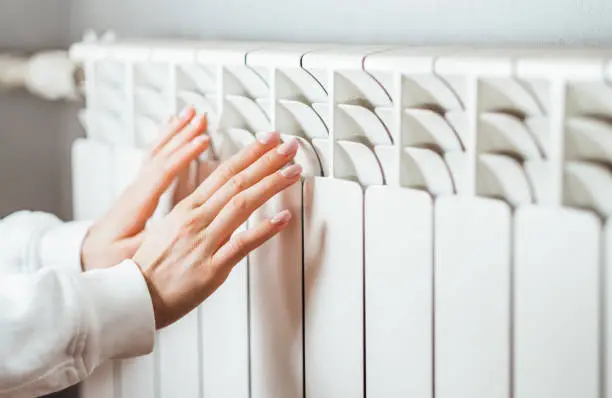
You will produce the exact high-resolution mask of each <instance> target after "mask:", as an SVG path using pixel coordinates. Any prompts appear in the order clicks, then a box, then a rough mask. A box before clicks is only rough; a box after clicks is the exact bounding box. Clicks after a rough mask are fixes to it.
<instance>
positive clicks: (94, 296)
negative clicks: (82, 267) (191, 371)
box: [80, 260, 155, 369]
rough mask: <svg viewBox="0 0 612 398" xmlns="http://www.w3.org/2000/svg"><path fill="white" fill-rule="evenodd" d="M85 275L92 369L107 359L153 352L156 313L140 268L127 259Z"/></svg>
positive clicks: (88, 351) (87, 356) (87, 349)
mask: <svg viewBox="0 0 612 398" xmlns="http://www.w3.org/2000/svg"><path fill="white" fill-rule="evenodd" d="M80 277H81V278H83V280H84V281H83V291H82V295H83V299H84V300H83V301H84V302H87V303H89V305H88V306H84V307H83V319H84V320H85V322H86V324H85V329H86V330H85V332H86V335H87V338H86V342H85V351H84V357H85V358H84V359H85V362H86V364H87V366H88V367H89V369H92V368H93V367H96V366H97V365H99V364H100V363H102V362H104V361H106V360H107V359H116V358H128V357H134V356H140V355H145V354H148V353H150V352H151V351H152V350H153V344H154V340H155V316H154V314H153V304H152V302H151V296H150V294H149V289H148V287H147V284H146V282H145V279H144V277H143V276H142V273H141V272H140V269H139V268H138V266H137V265H136V263H134V262H133V261H132V260H125V261H123V262H122V263H120V264H119V265H116V266H114V267H112V268H109V269H104V270H93V271H88V272H85V273H83V274H81V275H80Z"/></svg>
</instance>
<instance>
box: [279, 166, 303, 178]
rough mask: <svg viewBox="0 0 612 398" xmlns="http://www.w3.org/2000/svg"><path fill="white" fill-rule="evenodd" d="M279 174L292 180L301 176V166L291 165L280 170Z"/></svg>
mask: <svg viewBox="0 0 612 398" xmlns="http://www.w3.org/2000/svg"><path fill="white" fill-rule="evenodd" d="M281 174H282V176H283V177H286V178H293V177H295V176H298V175H300V174H302V166H300V165H299V164H292V165H291V166H289V167H285V168H284V169H282V170H281Z"/></svg>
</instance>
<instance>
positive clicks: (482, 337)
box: [71, 41, 612, 398]
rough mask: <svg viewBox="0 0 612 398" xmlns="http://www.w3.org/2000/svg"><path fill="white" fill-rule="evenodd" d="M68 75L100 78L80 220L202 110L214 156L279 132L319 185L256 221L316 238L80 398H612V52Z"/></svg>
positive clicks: (197, 58)
mask: <svg viewBox="0 0 612 398" xmlns="http://www.w3.org/2000/svg"><path fill="white" fill-rule="evenodd" d="M71 54H72V57H73V58H74V59H76V60H78V61H82V62H83V63H84V67H85V71H86V79H87V80H86V94H87V106H86V109H85V110H84V111H83V113H82V115H81V117H82V121H83V122H84V125H85V128H86V131H87V138H86V139H83V140H80V141H78V142H76V143H75V145H74V148H73V162H74V179H75V181H74V183H75V184H74V199H75V212H76V213H75V214H76V217H77V218H91V217H96V216H99V215H100V214H102V212H103V211H104V210H105V209H107V208H108V206H109V205H110V203H111V202H112V200H113V198H115V197H116V195H117V193H118V192H119V190H120V189H121V187H122V186H124V185H125V184H126V183H127V182H129V181H130V179H131V178H133V175H134V172H135V171H136V169H137V167H138V163H139V161H140V156H141V155H142V152H141V151H142V150H143V148H145V147H146V146H147V144H148V143H149V142H150V141H151V139H152V138H153V137H154V134H155V131H156V127H157V126H158V125H159V124H160V122H161V121H162V120H163V119H164V118H165V117H167V116H168V115H170V114H171V113H174V112H176V111H177V110H178V109H179V108H181V107H182V106H183V105H184V104H187V103H189V104H193V105H195V107H196V108H197V110H198V111H200V112H207V113H208V116H209V118H210V119H211V121H212V123H211V127H210V133H211V136H212V138H213V146H214V154H215V155H216V156H217V157H218V158H219V159H221V160H223V159H225V158H227V157H228V156H229V155H231V154H232V153H234V152H235V151H236V149H237V148H240V147H242V146H244V145H246V144H248V143H249V142H252V141H253V140H254V133H257V132H259V131H268V130H272V129H277V130H279V131H280V132H281V133H282V134H285V135H288V136H297V137H299V140H300V144H301V147H300V150H299V153H298V156H297V161H298V162H299V163H301V164H302V165H303V166H304V169H305V171H306V173H305V174H306V176H305V178H304V180H303V184H301V185H300V184H298V185H296V186H294V187H292V188H291V189H289V190H287V191H286V192H283V193H282V194H280V195H278V196H277V197H275V198H274V199H273V200H271V201H270V202H269V203H268V204H266V205H265V206H264V208H262V209H261V210H260V211H259V212H258V213H257V214H255V215H254V216H253V218H255V219H257V218H260V217H262V216H265V215H272V214H274V213H275V212H276V211H277V210H279V209H281V208H289V209H291V210H292V211H293V213H294V214H296V215H300V214H301V215H302V217H296V218H295V219H294V222H293V223H292V224H291V227H289V228H288V229H287V230H286V231H285V232H283V233H282V234H281V235H280V236H278V237H277V238H275V239H273V240H272V241H270V242H269V243H267V244H266V245H265V246H264V247H262V248H261V249H259V250H257V251H255V252H253V253H252V254H251V255H250V256H249V257H248V259H246V260H245V261H243V262H242V264H240V265H239V266H237V267H236V269H235V270H234V271H233V273H232V275H231V276H230V278H229V280H228V281H227V283H226V284H225V285H223V286H222V287H221V288H220V289H219V291H218V292H216V293H215V294H214V295H213V296H212V297H211V298H209V299H208V300H207V301H206V302H205V303H204V304H203V305H202V306H201V307H200V308H199V309H198V310H197V311H194V312H193V313H192V314H190V315H189V316H187V317H186V318H185V319H183V320H181V321H180V322H178V323H177V324H175V325H173V326H171V327H169V328H167V329H165V330H162V331H161V332H160V333H159V334H158V336H157V337H158V338H157V344H156V348H155V351H154V353H153V354H151V355H150V356H147V357H142V358H136V359H132V360H129V361H121V362H114V363H110V364H108V365H106V366H104V367H102V368H100V369H99V370H98V371H97V372H96V374H94V375H93V376H92V377H91V379H89V380H88V381H87V382H86V383H85V385H84V387H83V389H82V393H83V397H84V398H96V397H104V398H109V397H110V398H139V397H143V398H145V397H146V398H149V397H154V398H170V397H184V398H191V397H194V398H216V397H223V398H248V397H251V398H299V397H308V398H344V397H346V398H361V397H364V396H367V397H368V398H379V397H380V398H383V397H384V398H389V397H393V398H394V397H398V398H399V397H410V398H434V397H435V398H508V397H513V398H610V397H612V386H607V383H608V382H609V381H610V380H612V378H611V377H608V373H609V372H610V369H612V342H610V343H607V342H606V341H607V340H608V339H609V338H612V324H611V322H612V312H611V311H612V302H611V299H612V296H611V295H610V289H612V280H610V277H611V276H612V271H610V269H611V267H612V255H611V254H610V253H608V250H610V249H612V224H611V223H609V222H608V221H607V220H608V216H609V215H610V214H612V174H611V172H610V166H611V165H612V83H611V82H610V80H611V79H612V62H609V61H608V58H607V55H606V54H605V53H604V52H601V51H586V50H585V51H570V50H550V51H548V50H534V49H531V50H484V49H467V48H466V49H453V48H404V47H393V46H380V47H376V46H339V45H322V44H287V43H256V42H205V41H202V42H179V41H177V42H162V41H159V42H154V41H142V42H137V41H134V42H129V41H117V42H114V43H81V44H77V45H75V46H74V47H73V48H72V51H71ZM610 59H612V53H610ZM160 212H161V213H163V209H162V210H161V211H160ZM252 221H253V220H252ZM606 285H609V286H608V287H609V289H606ZM606 369H607V370H606Z"/></svg>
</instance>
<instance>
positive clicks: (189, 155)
mask: <svg viewBox="0 0 612 398" xmlns="http://www.w3.org/2000/svg"><path fill="white" fill-rule="evenodd" d="M209 144H210V137H209V136H207V135H199V136H197V137H195V138H194V139H193V140H192V141H190V142H189V143H188V144H187V145H185V146H182V147H181V148H179V149H178V150H177V151H176V152H175V153H173V154H172V155H171V156H170V158H169V159H168V163H167V165H166V173H167V176H168V178H169V179H170V180H173V179H174V178H175V177H176V176H177V175H178V174H179V173H180V172H181V171H183V170H188V167H187V166H189V163H190V162H192V161H194V160H196V159H197V158H198V156H200V155H201V154H202V153H203V152H204V151H205V150H206V149H207V148H208V145H209Z"/></svg>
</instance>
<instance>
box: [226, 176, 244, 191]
mask: <svg viewBox="0 0 612 398" xmlns="http://www.w3.org/2000/svg"><path fill="white" fill-rule="evenodd" d="M229 184H230V187H231V189H232V191H233V192H242V191H244V190H245V189H246V188H247V181H246V178H245V176H244V175H241V174H237V175H235V176H234V177H232V178H230V180H229Z"/></svg>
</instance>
